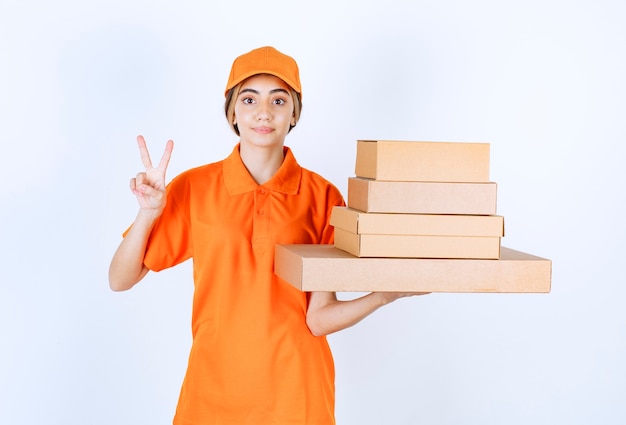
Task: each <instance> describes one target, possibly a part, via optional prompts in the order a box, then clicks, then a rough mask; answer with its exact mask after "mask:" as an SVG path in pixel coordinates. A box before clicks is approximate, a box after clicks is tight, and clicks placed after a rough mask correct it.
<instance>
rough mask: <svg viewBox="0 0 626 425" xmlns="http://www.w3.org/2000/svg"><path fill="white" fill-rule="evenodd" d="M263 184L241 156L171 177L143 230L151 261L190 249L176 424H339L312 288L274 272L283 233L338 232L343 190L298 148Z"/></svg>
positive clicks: (162, 262) (171, 260) (311, 239)
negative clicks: (315, 331) (312, 317)
mask: <svg viewBox="0 0 626 425" xmlns="http://www.w3.org/2000/svg"><path fill="white" fill-rule="evenodd" d="M284 153H285V159H284V161H283V164H282V165H281V167H280V169H279V170H278V171H277V173H276V174H275V175H274V177H272V179H271V180H270V181H268V182H267V183H265V184H263V185H259V184H257V183H256V182H255V181H254V180H253V179H252V177H251V176H250V174H249V173H248V171H247V170H246V168H245V166H244V164H243V162H242V161H241V158H240V156H239V146H236V147H235V149H234V150H233V152H232V154H231V155H230V156H229V157H228V158H226V159H225V160H223V161H220V162H217V163H213V164H209V165H205V166H202V167H198V168H194V169H191V170H189V171H186V172H184V173H182V174H181V175H179V176H177V177H176V178H174V179H173V180H172V182H171V183H170V184H169V185H168V188H167V205H166V207H165V210H164V211H163V214H162V216H161V217H160V218H159V220H158V222H157V223H156V225H155V227H154V229H153V230H152V233H151V235H150V238H149V241H148V247H147V251H146V255H145V259H144V262H145V264H146V266H147V267H148V268H149V269H151V270H154V271H158V270H162V269H165V268H168V267H171V266H174V265H176V264H179V263H181V262H183V261H185V260H187V259H189V258H193V274H194V285H195V291H194V299H193V313H192V335H193V344H192V347H191V353H190V356H189V364H188V368H187V373H186V376H185V379H184V382H183V385H182V389H181V393H180V399H179V402H178V407H177V409H176V416H175V418H174V424H176V425H192V424H193V425H209V424H211V425H218V424H219V425H225V424H238V425H240V424H254V425H270V424H280V425H290V424H315V425H326V424H334V423H335V420H334V402H335V388H334V379H335V377H334V365H333V359H332V355H331V352H330V348H329V346H328V343H327V341H326V338H325V337H315V336H313V335H312V334H311V332H310V331H309V329H308V328H307V325H306V321H305V316H306V309H307V296H306V294H305V293H302V292H300V291H298V290H296V289H295V288H293V287H292V286H291V285H289V284H288V283H286V282H284V281H282V280H280V279H279V278H278V277H277V276H276V275H275V274H274V247H275V245H276V244H292V243H314V244H328V243H332V242H333V228H332V227H331V226H330V225H329V224H328V223H329V218H330V214H331V210H332V207H333V206H335V205H345V204H344V200H343V197H342V196H341V193H340V192H339V191H338V190H337V188H336V187H335V186H333V185H332V184H331V183H329V182H328V181H326V180H325V179H323V178H322V177H321V176H319V175H317V174H315V173H313V172H311V171H309V170H306V169H304V168H302V167H300V166H299V165H298V163H297V162H296V160H295V158H294V156H293V154H292V153H291V150H290V149H289V148H287V147H285V148H284Z"/></svg>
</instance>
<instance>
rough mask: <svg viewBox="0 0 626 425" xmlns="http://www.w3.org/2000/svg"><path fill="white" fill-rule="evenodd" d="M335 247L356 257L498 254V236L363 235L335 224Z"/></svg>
mask: <svg viewBox="0 0 626 425" xmlns="http://www.w3.org/2000/svg"><path fill="white" fill-rule="evenodd" d="M335 247H337V248H339V249H342V250H344V251H346V252H349V253H350V254H352V255H354V256H357V257H399V258H481V259H492V260H493V259H498V258H499V257H500V238H499V237H497V236H433V235H363V234H357V233H352V232H349V231H347V230H343V229H340V228H338V227H336V228H335Z"/></svg>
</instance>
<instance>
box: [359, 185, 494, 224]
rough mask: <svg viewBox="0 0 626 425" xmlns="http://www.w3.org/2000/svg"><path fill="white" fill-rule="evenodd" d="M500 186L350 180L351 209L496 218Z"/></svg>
mask: <svg viewBox="0 0 626 425" xmlns="http://www.w3.org/2000/svg"><path fill="white" fill-rule="evenodd" d="M496 194H497V184H496V183H494V182H489V183H450V182H392V181H379V180H371V179H365V178H360V177H350V178H348V206H349V207H350V208H354V209H356V210H359V211H363V212H380V213H405V214H464V215H495V214H496V205H497V201H496Z"/></svg>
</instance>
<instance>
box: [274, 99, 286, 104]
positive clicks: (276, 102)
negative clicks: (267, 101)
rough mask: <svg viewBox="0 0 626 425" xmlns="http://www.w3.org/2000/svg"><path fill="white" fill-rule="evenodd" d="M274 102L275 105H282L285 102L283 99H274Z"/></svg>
mask: <svg viewBox="0 0 626 425" xmlns="http://www.w3.org/2000/svg"><path fill="white" fill-rule="evenodd" d="M274 103H275V104H276V105H284V104H285V99H274Z"/></svg>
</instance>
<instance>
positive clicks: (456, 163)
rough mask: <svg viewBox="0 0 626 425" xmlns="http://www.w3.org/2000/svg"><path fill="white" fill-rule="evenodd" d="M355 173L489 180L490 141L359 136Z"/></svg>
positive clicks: (408, 178)
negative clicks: (361, 138) (425, 140)
mask: <svg viewBox="0 0 626 425" xmlns="http://www.w3.org/2000/svg"><path fill="white" fill-rule="evenodd" d="M355 173H356V175H357V176H358V177H367V178H371V179H376V180H388V181H433V182H475V183H487V182H489V144H488V143H467V142H410V141H396V140H358V141H357V151H356V167H355Z"/></svg>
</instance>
